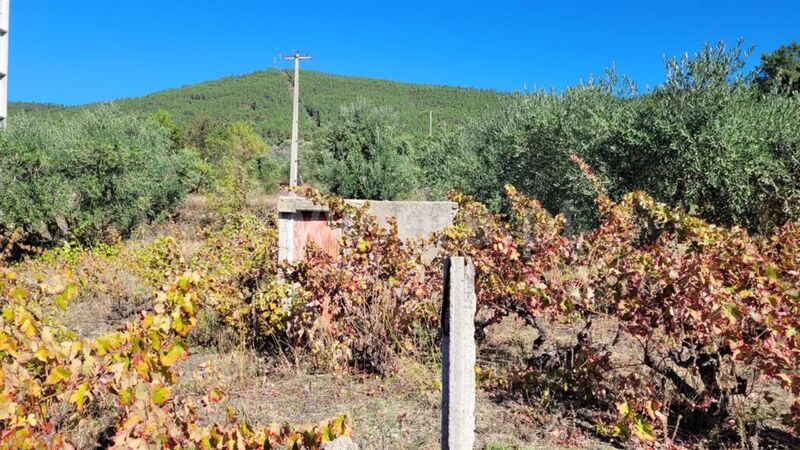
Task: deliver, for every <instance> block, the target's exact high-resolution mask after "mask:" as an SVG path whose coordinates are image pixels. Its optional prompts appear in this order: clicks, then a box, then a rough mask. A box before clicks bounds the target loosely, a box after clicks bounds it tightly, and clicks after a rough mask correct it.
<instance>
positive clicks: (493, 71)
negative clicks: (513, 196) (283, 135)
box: [9, 0, 800, 104]
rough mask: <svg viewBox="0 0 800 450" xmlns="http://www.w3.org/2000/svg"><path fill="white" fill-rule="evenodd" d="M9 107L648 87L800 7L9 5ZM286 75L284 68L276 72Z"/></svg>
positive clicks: (377, 0) (227, 1)
mask: <svg viewBox="0 0 800 450" xmlns="http://www.w3.org/2000/svg"><path fill="white" fill-rule="evenodd" d="M11 8H12V10H11V37H10V45H11V56H10V69H9V70H10V76H9V90H10V92H9V95H10V98H11V100H13V101H38V102H52V103H64V104H80V103H87V102H93V101H100V100H108V99H113V98H119V97H130V96H139V95H143V94H147V93H150V92H153V91H157V90H160V89H166V88H170V87H178V86H181V85H184V84H189V83H196V82H200V81H205V80H211V79H215V78H219V77H222V76H225V75H233V74H242V73H247V72H252V71H255V70H259V69H263V68H268V67H273V66H274V64H273V61H274V59H273V58H274V57H276V56H277V55H278V54H279V53H283V54H286V53H288V52H290V51H291V50H292V49H294V48H299V49H301V50H302V51H304V52H306V51H307V52H308V53H310V54H312V56H314V58H315V59H314V60H313V61H312V62H310V63H308V64H304V67H307V68H309V69H313V70H319V71H323V72H329V73H337V74H346V75H362V76H368V77H378V78H386V79H392V80H399V81H409V82H420V83H434V84H447V85H457V86H469V87H482V88H493V89H499V90H508V91H511V90H519V89H521V88H522V86H523V85H524V84H526V83H527V84H528V86H529V87H533V86H538V87H556V88H561V87H564V86H568V85H571V84H574V83H576V82H578V81H579V80H580V79H581V78H584V79H585V78H586V77H587V76H588V75H590V74H592V73H594V74H600V73H602V72H603V70H604V68H605V67H607V66H609V65H611V64H612V63H613V64H615V65H616V67H617V69H618V71H619V72H621V73H623V74H626V75H629V76H630V77H632V78H633V79H635V80H636V81H637V82H638V83H639V84H640V85H646V84H649V85H654V84H657V83H658V82H660V81H661V80H662V79H663V74H664V70H663V63H662V56H663V55H665V54H666V55H674V54H680V53H682V52H684V51H694V50H696V49H698V48H699V47H700V46H701V45H702V43H703V42H704V41H705V40H711V41H716V40H718V39H724V40H726V41H727V42H729V43H731V44H732V43H734V42H735V41H736V39H737V38H738V37H740V36H741V37H743V38H745V42H746V43H747V44H750V45H755V46H756V54H755V55H754V56H753V57H752V58H751V65H752V64H754V63H755V62H756V61H757V59H758V54H760V53H761V52H764V51H769V50H772V49H774V48H775V47H777V46H779V45H780V44H782V43H786V42H789V41H791V40H800V0H785V1H766V0H765V1H757V2H754V1H752V0H750V1H737V0H731V1H704V0H694V1H677V0H675V1H668V0H662V1H655V0H651V1H646V0H644V1H613V0H611V1H585V2H578V1H571V2H562V1H555V0H554V1H550V2H538V1H517V2H507V1H496V0H484V1H478V0H474V1H430V0H429V1H403V0H394V1H387V0H372V1H360V2H356V1H345V2H340V1H334V0H329V1H317V2H310V1H300V0H295V1H267V0H263V1H256V0H215V1H212V0H137V1H134V0H77V1H64V0H58V1H56V0H12V1H11ZM277 67H279V68H284V67H287V65H286V63H284V62H281V61H279V62H278V64H277Z"/></svg>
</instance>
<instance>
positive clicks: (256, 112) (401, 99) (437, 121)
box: [10, 69, 509, 142]
mask: <svg viewBox="0 0 800 450" xmlns="http://www.w3.org/2000/svg"><path fill="white" fill-rule="evenodd" d="M292 77H293V75H292V74H291V73H290V72H285V71H278V70H274V69H270V70H265V71H260V72H254V73H251V74H247V75H242V76H233V77H227V78H222V79H219V80H214V81H207V82H204V83H199V84H194V85H189V86H183V87H180V88H177V89H169V90H165V91H160V92H156V93H153V94H150V95H147V96H144V97H138V98H128V99H119V100H116V101H114V102H113V103H115V104H116V105H117V107H118V108H119V109H120V111H122V112H126V113H133V114H144V115H146V114H149V113H151V112H154V111H157V110H165V111H167V112H169V113H170V114H171V115H172V116H173V117H174V118H175V120H176V121H178V122H179V123H181V124H183V125H189V124H191V123H193V122H195V121H197V120H199V119H202V118H208V119H210V120H212V121H215V122H229V121H249V122H252V123H253V124H254V126H255V129H256V131H258V132H259V134H261V135H262V136H264V137H266V138H268V139H269V140H270V141H273V142H279V141H281V140H283V139H286V138H288V136H289V134H290V132H291V115H292V93H291V88H292ZM300 84H301V87H302V89H301V103H302V104H301V106H302V108H301V113H302V114H301V119H300V120H301V127H302V128H303V130H304V132H311V133H313V131H314V129H315V128H317V127H319V126H322V125H325V124H326V123H327V122H328V121H329V120H331V118H332V117H333V116H334V115H335V114H336V113H337V112H338V110H339V108H340V107H341V106H343V105H345V104H347V103H350V102H353V101H356V100H358V99H361V100H366V101H369V102H371V103H375V104H378V105H390V106H391V107H392V108H394V109H395V110H396V112H397V113H398V115H399V117H400V120H401V123H402V125H403V129H404V130H405V131H406V132H408V133H410V134H412V135H415V136H424V135H427V133H428V111H430V110H432V111H433V113H434V125H435V126H436V127H437V128H438V127H445V126H454V125H458V124H464V123H465V122H466V121H468V120H469V119H470V118H476V117H479V116H480V115H481V114H483V113H484V112H485V111H487V110H489V109H491V108H493V107H497V106H499V105H500V102H501V100H502V99H503V98H504V97H507V96H509V94H503V93H499V92H496V91H490V90H477V89H465V88H456V87H446V86H433V85H424V84H412V83H398V82H394V81H387V80H377V79H370V78H363V77H347V76H337V75H329V74H325V73H321V72H314V71H308V70H303V71H302V73H301V76H300ZM93 106H96V105H82V106H77V107H63V106H58V105H49V104H36V103H12V104H11V105H10V108H11V114H16V113H19V112H28V113H33V114H42V115H52V114H73V113H74V112H76V111H79V110H82V109H85V108H90V107H93Z"/></svg>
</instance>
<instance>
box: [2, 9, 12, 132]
mask: <svg viewBox="0 0 800 450" xmlns="http://www.w3.org/2000/svg"><path fill="white" fill-rule="evenodd" d="M10 1H11V0H0V127H2V128H5V127H6V125H7V124H8V23H9V12H10V10H11V9H10V7H9V3H10Z"/></svg>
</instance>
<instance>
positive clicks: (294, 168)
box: [284, 51, 311, 187]
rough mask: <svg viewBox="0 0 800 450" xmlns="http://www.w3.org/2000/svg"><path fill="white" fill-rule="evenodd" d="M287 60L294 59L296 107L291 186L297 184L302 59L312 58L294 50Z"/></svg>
mask: <svg viewBox="0 0 800 450" xmlns="http://www.w3.org/2000/svg"><path fill="white" fill-rule="evenodd" d="M284 59H286V60H287V61H290V60H294V107H293V109H292V153H291V155H290V158H291V159H290V161H289V163H290V164H289V186H290V187H295V186H297V159H298V157H297V148H298V145H297V139H298V134H299V125H300V124H299V120H300V61H302V60H304V59H311V57H310V56H308V55H307V54H306V55H305V56H301V55H300V52H299V51H296V52H294V55H292V56H287V57H286V58H284Z"/></svg>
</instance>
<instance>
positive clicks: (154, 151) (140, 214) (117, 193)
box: [0, 107, 199, 244]
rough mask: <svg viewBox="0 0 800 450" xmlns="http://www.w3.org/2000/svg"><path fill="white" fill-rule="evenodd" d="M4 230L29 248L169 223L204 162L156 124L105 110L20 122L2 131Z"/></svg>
mask: <svg viewBox="0 0 800 450" xmlns="http://www.w3.org/2000/svg"><path fill="white" fill-rule="evenodd" d="M0 159H2V160H3V166H2V168H0V185H2V186H4V187H5V189H3V191H2V192H0V228H1V229H2V230H5V231H4V232H5V233H8V232H9V230H14V229H17V228H19V229H22V230H23V231H24V233H25V235H26V239H27V241H28V242H33V243H41V244H52V243H54V242H56V241H58V240H59V239H64V238H75V239H78V240H80V241H82V242H87V241H88V242H90V241H96V240H102V239H104V238H105V237H107V236H108V235H109V233H110V232H112V233H113V232H114V231H116V232H119V233H122V234H123V235H124V234H127V233H129V232H130V231H131V230H132V229H133V228H134V227H136V226H137V225H138V224H140V223H142V222H145V221H149V220H157V219H161V218H163V217H164V216H165V215H166V214H168V213H169V212H170V211H171V210H172V209H173V208H175V207H176V206H177V205H179V204H181V202H182V201H183V198H184V196H185V195H186V194H187V193H188V192H189V191H190V190H191V189H193V188H194V186H196V185H197V184H198V183H199V171H198V169H197V165H198V160H197V158H196V156H194V155H193V154H192V153H191V152H187V151H183V150H175V149H172V148H171V144H170V140H169V137H168V133H167V131H166V130H165V129H164V128H162V127H161V126H160V125H159V124H158V123H157V122H155V121H152V120H139V119H136V118H135V117H131V116H124V115H120V114H118V113H117V112H116V111H114V110H113V109H112V108H109V107H100V108H98V109H95V110H89V111H86V112H84V113H82V114H80V115H78V116H75V117H74V118H69V119H60V120H54V121H39V120H34V119H31V118H29V117H26V116H20V117H18V118H17V119H16V120H15V121H14V123H12V124H10V126H9V128H8V129H7V130H6V131H4V132H2V133H0Z"/></svg>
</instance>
